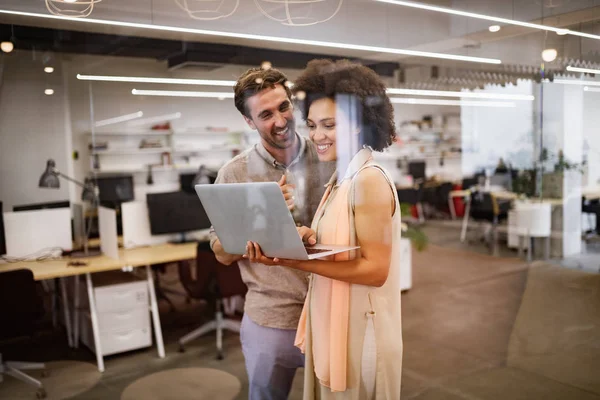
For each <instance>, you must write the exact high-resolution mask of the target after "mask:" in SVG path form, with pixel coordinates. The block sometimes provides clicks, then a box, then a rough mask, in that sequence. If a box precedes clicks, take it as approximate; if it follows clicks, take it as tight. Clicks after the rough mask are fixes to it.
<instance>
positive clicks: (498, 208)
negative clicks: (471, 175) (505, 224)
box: [469, 191, 511, 255]
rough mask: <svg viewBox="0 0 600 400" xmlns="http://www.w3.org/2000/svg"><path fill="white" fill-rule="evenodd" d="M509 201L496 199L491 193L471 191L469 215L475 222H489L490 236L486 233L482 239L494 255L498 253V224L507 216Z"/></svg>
mask: <svg viewBox="0 0 600 400" xmlns="http://www.w3.org/2000/svg"><path fill="white" fill-rule="evenodd" d="M510 207H511V202H510V201H506V200H500V199H497V198H496V197H495V196H494V195H493V194H492V193H488V192H481V191H476V192H473V193H471V198H470V201H469V217H470V218H471V219H473V220H474V221H477V222H483V223H489V224H491V230H490V233H491V238H488V237H487V235H486V234H484V235H483V239H484V240H485V241H486V243H487V244H488V246H489V247H490V248H491V252H492V254H494V255H497V254H498V229H497V228H498V225H499V224H500V222H502V221H504V220H506V219H507V218H508V211H509V210H510Z"/></svg>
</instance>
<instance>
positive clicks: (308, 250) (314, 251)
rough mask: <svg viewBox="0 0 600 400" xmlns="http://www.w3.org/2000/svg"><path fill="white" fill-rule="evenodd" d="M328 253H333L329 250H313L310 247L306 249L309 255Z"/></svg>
mask: <svg viewBox="0 0 600 400" xmlns="http://www.w3.org/2000/svg"><path fill="white" fill-rule="evenodd" d="M328 251H331V250H327V249H311V248H310V247H306V252H307V253H308V254H309V255H310V254H319V253H327V252H328Z"/></svg>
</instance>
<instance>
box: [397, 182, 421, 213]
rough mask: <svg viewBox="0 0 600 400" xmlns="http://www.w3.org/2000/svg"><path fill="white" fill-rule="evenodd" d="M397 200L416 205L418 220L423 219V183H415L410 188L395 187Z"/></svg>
mask: <svg viewBox="0 0 600 400" xmlns="http://www.w3.org/2000/svg"><path fill="white" fill-rule="evenodd" d="M397 192H398V201H399V202H400V203H406V204H410V205H411V206H416V207H417V214H418V217H419V221H420V222H424V221H425V215H424V214H423V205H422V201H423V185H416V186H414V187H412V188H401V189H397Z"/></svg>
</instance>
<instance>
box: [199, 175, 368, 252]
mask: <svg viewBox="0 0 600 400" xmlns="http://www.w3.org/2000/svg"><path fill="white" fill-rule="evenodd" d="M195 189H196V193H197V194H198V197H200V201H201V202H202V205H203V206H204V210H205V211H206V213H207V215H208V218H209V219H210V221H211V223H212V224H213V227H214V229H215V231H216V233H217V236H218V237H219V240H220V241H221V244H222V245H223V249H224V250H225V251H226V252H227V253H229V254H238V255H241V254H245V253H246V244H247V243H248V241H252V242H256V243H258V244H259V245H260V247H261V249H262V251H263V253H264V254H265V255H266V256H267V257H271V258H275V257H277V258H284V259H290V260H312V259H316V258H323V257H327V256H330V255H332V254H337V253H342V252H345V251H350V250H354V249H357V248H358V247H349V246H333V245H314V246H308V247H307V246H306V245H305V244H304V243H303V242H302V239H301V238H300V236H299V235H298V231H297V230H296V225H295V223H294V219H293V218H292V215H291V213H290V211H289V210H288V208H287V204H286V202H285V199H284V198H283V194H282V193H281V189H280V188H279V185H278V184H277V183H276V182H255V183H228V184H213V185H196V186H195Z"/></svg>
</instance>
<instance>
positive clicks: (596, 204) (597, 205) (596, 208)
mask: <svg viewBox="0 0 600 400" xmlns="http://www.w3.org/2000/svg"><path fill="white" fill-rule="evenodd" d="M581 203H582V204H581V212H582V213H584V214H594V215H596V230H595V232H596V235H599V236H600V200H591V201H587V200H585V198H582V199H581ZM591 232H593V231H588V232H586V233H591Z"/></svg>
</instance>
